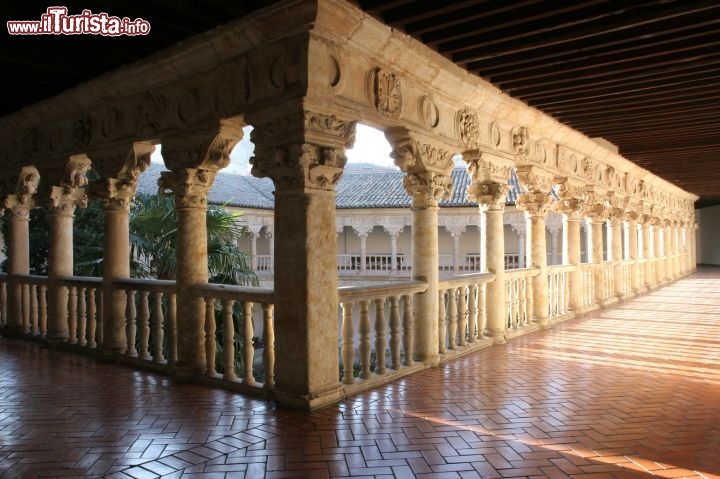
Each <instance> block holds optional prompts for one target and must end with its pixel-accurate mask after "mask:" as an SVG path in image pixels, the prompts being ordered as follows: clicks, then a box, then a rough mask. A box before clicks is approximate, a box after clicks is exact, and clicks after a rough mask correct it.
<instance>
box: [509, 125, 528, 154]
mask: <svg viewBox="0 0 720 479" xmlns="http://www.w3.org/2000/svg"><path fill="white" fill-rule="evenodd" d="M512 139H513V153H514V154H515V160H516V161H518V162H520V163H527V162H528V160H529V158H530V135H529V133H528V129H527V128H525V127H524V126H522V127H520V128H517V129H516V130H514V131H513V134H512Z"/></svg>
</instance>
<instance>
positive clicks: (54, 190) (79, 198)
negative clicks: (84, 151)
mask: <svg viewBox="0 0 720 479" xmlns="http://www.w3.org/2000/svg"><path fill="white" fill-rule="evenodd" d="M90 165H91V162H90V158H88V157H87V156H85V155H75V156H71V157H70V160H69V161H68V162H67V164H66V166H65V171H64V173H63V176H62V179H61V180H60V185H59V186H52V187H51V188H50V195H49V203H48V206H49V208H50V212H51V213H52V214H60V215H72V214H73V213H74V212H75V208H76V207H80V208H85V207H87V202H88V197H87V190H86V188H85V187H86V186H87V184H88V179H87V172H88V170H90Z"/></svg>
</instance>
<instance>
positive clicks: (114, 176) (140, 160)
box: [90, 143, 155, 211]
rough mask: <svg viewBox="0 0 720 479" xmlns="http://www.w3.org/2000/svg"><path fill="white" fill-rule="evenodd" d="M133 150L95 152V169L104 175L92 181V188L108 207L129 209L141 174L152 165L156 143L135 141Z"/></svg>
mask: <svg viewBox="0 0 720 479" xmlns="http://www.w3.org/2000/svg"><path fill="white" fill-rule="evenodd" d="M129 150H130V151H128V149H127V148H119V149H117V150H115V151H103V152H102V153H98V154H97V155H93V158H94V159H95V165H96V166H95V169H96V170H97V171H98V173H100V176H101V177H102V179H101V180H100V181H96V182H94V183H91V184H90V192H91V193H92V195H93V196H96V197H99V198H101V199H102V204H103V208H105V209H109V210H113V209H123V210H126V211H129V209H130V204H131V202H132V199H133V197H134V196H135V190H136V189H137V181H138V178H139V177H140V174H141V173H142V172H143V171H145V170H147V169H148V167H149V166H150V155H152V153H153V151H155V146H154V145H151V144H148V143H134V144H133V145H132V147H130V148H129Z"/></svg>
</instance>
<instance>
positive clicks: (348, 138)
mask: <svg viewBox="0 0 720 479" xmlns="http://www.w3.org/2000/svg"><path fill="white" fill-rule="evenodd" d="M304 118H305V121H304V123H305V137H306V138H307V140H308V142H310V143H314V144H319V145H327V146H337V147H343V148H352V147H353V145H354V144H355V125H356V123H357V122H356V121H344V120H341V119H339V118H337V117H336V116H335V115H325V114H322V113H315V112H309V111H306V112H305V116H304Z"/></svg>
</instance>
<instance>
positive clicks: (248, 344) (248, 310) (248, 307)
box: [243, 301, 255, 384]
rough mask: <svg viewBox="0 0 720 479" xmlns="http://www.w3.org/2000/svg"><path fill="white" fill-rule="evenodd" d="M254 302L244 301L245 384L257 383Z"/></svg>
mask: <svg viewBox="0 0 720 479" xmlns="http://www.w3.org/2000/svg"><path fill="white" fill-rule="evenodd" d="M252 309H253V302H252V301H245V302H244V303H243V341H244V346H245V351H243V352H244V355H245V357H244V365H245V374H244V375H243V384H255V376H254V375H253V362H254V361H255V347H254V346H253V336H254V334H255V333H254V328H253V317H252Z"/></svg>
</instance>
